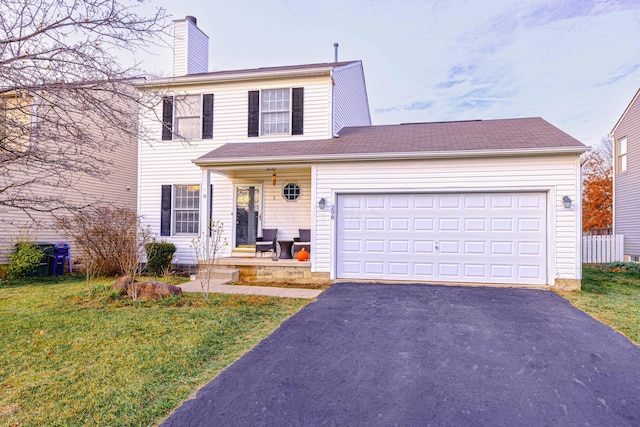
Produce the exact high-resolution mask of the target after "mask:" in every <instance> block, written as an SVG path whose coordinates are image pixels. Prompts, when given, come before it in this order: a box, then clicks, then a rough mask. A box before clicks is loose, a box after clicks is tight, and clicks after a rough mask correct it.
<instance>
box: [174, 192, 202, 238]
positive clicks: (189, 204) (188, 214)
mask: <svg viewBox="0 0 640 427" xmlns="http://www.w3.org/2000/svg"><path fill="white" fill-rule="evenodd" d="M173 190H174V191H173V230H174V232H173V234H198V225H199V224H200V186H199V185H175V186H174V187H173Z"/></svg>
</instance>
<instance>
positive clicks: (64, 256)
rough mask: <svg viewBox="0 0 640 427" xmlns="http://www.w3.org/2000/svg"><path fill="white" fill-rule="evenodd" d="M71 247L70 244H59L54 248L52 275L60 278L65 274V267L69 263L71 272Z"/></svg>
mask: <svg viewBox="0 0 640 427" xmlns="http://www.w3.org/2000/svg"><path fill="white" fill-rule="evenodd" d="M70 250H71V245H69V242H57V243H56V244H55V245H54V248H53V262H52V263H51V274H53V275H56V276H59V275H61V274H64V265H65V263H67V262H68V263H69V271H71V256H70Z"/></svg>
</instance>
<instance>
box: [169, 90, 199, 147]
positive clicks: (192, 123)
mask: <svg viewBox="0 0 640 427" xmlns="http://www.w3.org/2000/svg"><path fill="white" fill-rule="evenodd" d="M200 101H201V97H200V95H184V96H176V97H175V98H174V102H175V114H176V116H175V119H174V120H175V125H176V127H175V132H176V133H177V134H178V135H180V136H182V137H183V138H187V139H198V138H200V126H201V123H200V114H201V113H202V110H201V106H200Z"/></svg>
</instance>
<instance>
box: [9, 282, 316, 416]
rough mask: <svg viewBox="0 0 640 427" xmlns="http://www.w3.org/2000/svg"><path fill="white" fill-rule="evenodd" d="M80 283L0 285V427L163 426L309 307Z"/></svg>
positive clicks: (288, 301) (297, 302)
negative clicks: (137, 292) (151, 298)
mask: <svg viewBox="0 0 640 427" xmlns="http://www.w3.org/2000/svg"><path fill="white" fill-rule="evenodd" d="M110 283H111V282H110V281H109V282H107V281H104V282H102V286H96V288H95V292H94V297H93V298H91V299H89V298H87V288H86V283H85V282H84V280H82V279H76V278H66V279H64V280H62V281H60V280H58V279H56V278H47V279H45V280H42V281H40V282H38V283H36V282H35V281H34V282H33V283H29V284H21V285H12V286H5V287H0V425H2V426H5V425H6V426H9V425H12V426H13V425H83V426H84V425H93V426H106V425H114V426H115V425H117V426H134V425H135V426H141V425H151V424H154V423H157V422H159V421H160V420H161V419H162V418H164V417H165V416H166V415H168V414H169V412H170V411H171V410H172V409H174V408H175V407H177V406H178V405H179V404H180V403H181V402H182V401H183V400H184V399H186V398H187V397H188V396H189V395H190V394H191V393H193V391H194V390H196V389H197V388H198V387H199V386H201V385H204V384H205V383H207V382H208V381H209V380H211V379H212V378H213V377H214V376H215V375H216V374H217V373H218V372H220V371H221V370H222V369H224V368H225V367H226V366H228V365H229V364H231V363H232V362H233V361H235V360H236V359H238V358H239V357H240V356H241V355H242V354H243V353H245V352H247V351H248V350H249V349H251V348H252V347H253V346H254V345H256V344H257V343H258V342H259V341H260V340H262V339H263V338H264V337H266V336H267V335H268V334H269V333H271V332H272V331H273V330H274V329H275V328H277V327H278V325H279V324H280V323H281V322H282V321H283V320H285V319H286V318H287V317H289V316H291V315H292V314H294V313H296V312H297V311H298V310H300V309H301V308H302V307H303V306H304V305H306V304H307V303H308V301H306V300H293V299H286V298H282V299H279V298H272V297H259V296H242V295H216V294H213V295H211V303H209V304H206V303H205V302H204V300H203V298H202V296H201V295H200V294H185V296H184V297H183V298H169V299H167V300H164V301H161V302H132V301H130V300H128V299H126V298H124V297H116V296H115V295H114V294H113V293H112V292H111V291H110V290H109V287H108V285H109V284H110Z"/></svg>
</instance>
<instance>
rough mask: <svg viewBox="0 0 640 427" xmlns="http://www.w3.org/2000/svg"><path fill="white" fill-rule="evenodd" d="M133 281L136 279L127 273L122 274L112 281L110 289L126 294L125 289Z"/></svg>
mask: <svg viewBox="0 0 640 427" xmlns="http://www.w3.org/2000/svg"><path fill="white" fill-rule="evenodd" d="M135 282H136V280H135V279H134V278H133V277H131V276H129V275H127V276H122V277H120V278H119V279H117V280H116V281H115V282H113V285H111V290H114V291H120V294H121V295H122V294H126V293H127V289H128V288H129V285H130V284H132V283H135Z"/></svg>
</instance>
